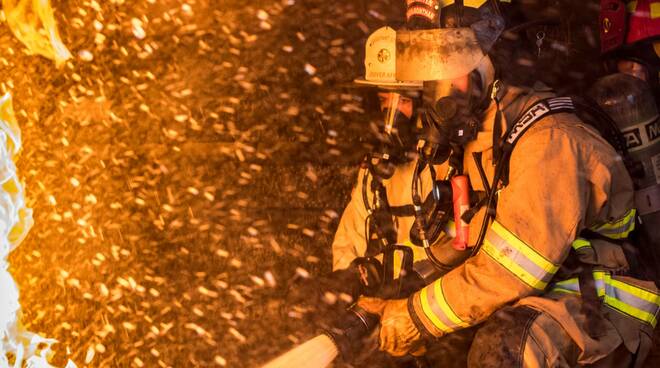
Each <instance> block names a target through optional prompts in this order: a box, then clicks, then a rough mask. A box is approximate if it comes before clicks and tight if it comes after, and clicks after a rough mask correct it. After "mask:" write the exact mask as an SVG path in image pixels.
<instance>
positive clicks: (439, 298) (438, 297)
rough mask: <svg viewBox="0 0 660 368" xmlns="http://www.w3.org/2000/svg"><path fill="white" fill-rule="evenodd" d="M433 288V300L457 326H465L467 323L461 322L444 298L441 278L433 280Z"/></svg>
mask: <svg viewBox="0 0 660 368" xmlns="http://www.w3.org/2000/svg"><path fill="white" fill-rule="evenodd" d="M433 289H434V292H435V302H436V303H437V304H438V306H439V307H440V309H441V310H442V312H443V313H444V314H445V316H446V317H447V318H448V319H449V320H450V321H451V322H452V323H453V324H455V325H457V326H467V325H468V324H467V323H465V322H463V320H461V319H460V318H459V317H458V316H457V315H456V313H454V311H453V310H452V309H451V307H450V306H449V304H447V300H445V294H444V293H443V292H442V279H438V280H437V281H436V282H434V285H433Z"/></svg>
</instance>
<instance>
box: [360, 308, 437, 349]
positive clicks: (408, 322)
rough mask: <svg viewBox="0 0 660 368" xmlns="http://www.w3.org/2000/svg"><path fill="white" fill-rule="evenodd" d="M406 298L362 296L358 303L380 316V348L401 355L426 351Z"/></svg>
mask: <svg viewBox="0 0 660 368" xmlns="http://www.w3.org/2000/svg"><path fill="white" fill-rule="evenodd" d="M407 304H408V301H407V300H406V299H397V300H383V299H376V298H366V297H362V298H360V300H358V305H359V306H360V307H362V308H364V310H366V311H367V312H369V313H373V314H378V315H379V316H380V339H379V340H380V350H382V351H385V352H386V353H388V354H390V355H392V356H395V357H400V356H404V355H406V354H412V355H422V354H424V353H425V352H426V349H425V348H424V341H423V340H422V335H421V334H420V332H419V330H418V329H417V327H416V326H415V323H413V320H412V318H411V317H410V314H409V313H408V305H407Z"/></svg>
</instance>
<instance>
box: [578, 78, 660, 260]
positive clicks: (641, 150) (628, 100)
mask: <svg viewBox="0 0 660 368" xmlns="http://www.w3.org/2000/svg"><path fill="white" fill-rule="evenodd" d="M589 94H590V96H591V97H592V98H593V99H594V100H595V101H596V102H597V103H598V105H600V107H601V108H602V109H603V110H605V112H607V113H608V114H609V115H610V117H611V118H612V119H613V120H614V121H615V122H616V123H617V125H618V127H619V129H620V130H621V133H622V134H623V136H624V138H625V140H626V146H627V147H628V151H629V153H630V157H631V158H632V159H633V160H635V161H637V162H639V163H641V165H642V166H643V172H640V173H637V174H636V175H633V182H634V183H635V207H636V208H637V214H638V216H640V218H641V220H642V223H643V228H644V232H646V233H647V235H648V236H649V237H650V238H651V239H652V242H651V244H654V245H655V247H658V249H659V250H660V231H658V229H660V119H659V117H658V116H659V115H658V102H657V101H655V99H654V97H653V93H652V91H651V88H650V86H649V85H648V84H647V83H646V82H645V81H643V80H641V79H638V78H636V77H633V76H630V75H627V74H623V73H617V74H612V75H608V76H605V77H603V78H601V79H599V80H598V81H597V82H596V83H595V84H594V86H593V87H592V88H591V90H590V93H589Z"/></svg>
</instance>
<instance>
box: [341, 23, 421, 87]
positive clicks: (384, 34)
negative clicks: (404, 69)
mask: <svg viewBox="0 0 660 368" xmlns="http://www.w3.org/2000/svg"><path fill="white" fill-rule="evenodd" d="M364 67H365V77H364V78H358V79H356V80H355V81H354V82H355V83H356V84H358V85H362V86H373V87H379V88H382V89H393V90H401V89H411V90H421V89H422V87H423V83H422V82H421V81H416V80H414V79H405V78H397V77H396V74H397V70H398V65H397V31H395V30H394V29H392V28H390V27H382V28H379V29H377V30H376V31H375V32H373V33H372V34H371V35H370V36H369V38H368V39H367V43H366V45H365V57H364Z"/></svg>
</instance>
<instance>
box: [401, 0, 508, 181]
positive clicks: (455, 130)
mask: <svg viewBox="0 0 660 368" xmlns="http://www.w3.org/2000/svg"><path fill="white" fill-rule="evenodd" d="M458 13H460V14H462V15H461V16H460V17H459V16H456V14H458ZM439 18H440V19H441V20H442V22H441V23H442V24H445V25H446V26H447V28H435V29H422V30H409V31H399V32H397V73H396V77H397V78H398V79H402V80H421V81H423V82H424V107H423V110H424V111H423V112H422V113H421V115H422V121H423V124H424V129H425V132H424V135H423V136H422V139H421V140H420V142H419V145H418V149H419V151H420V155H421V156H422V159H424V160H425V161H427V162H428V163H429V164H436V165H437V164H441V163H443V162H445V161H446V160H447V159H449V157H450V155H452V152H453V153H454V155H456V156H457V155H458V154H462V147H463V146H465V144H466V143H467V142H469V141H471V140H473V139H475V138H476V135H477V132H478V131H479V128H480V126H479V122H480V121H481V120H482V119H481V117H482V114H483V113H484V111H485V110H486V108H487V107H488V105H489V104H490V102H491V101H490V99H489V97H490V96H489V91H490V88H491V86H492V84H493V83H494V81H495V68H494V66H493V64H492V62H491V60H490V58H489V57H488V56H487V52H488V51H489V50H490V49H491V48H492V46H493V45H494V43H495V42H496V41H497V39H498V37H499V35H500V34H501V32H502V31H503V29H504V20H503V18H502V17H501V16H499V15H498V14H496V13H494V12H493V11H489V10H488V8H483V9H479V10H477V9H474V8H467V7H465V8H463V9H461V10H460V11H456V10H455V9H454V8H449V9H448V10H445V8H443V9H442V11H441V16H440V17H439ZM475 19H478V20H476V21H475ZM462 22H468V23H470V25H469V26H463V24H462ZM453 27H456V28H453ZM456 161H458V159H457V160H456ZM457 163H458V162H457ZM459 171H460V170H459Z"/></svg>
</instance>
